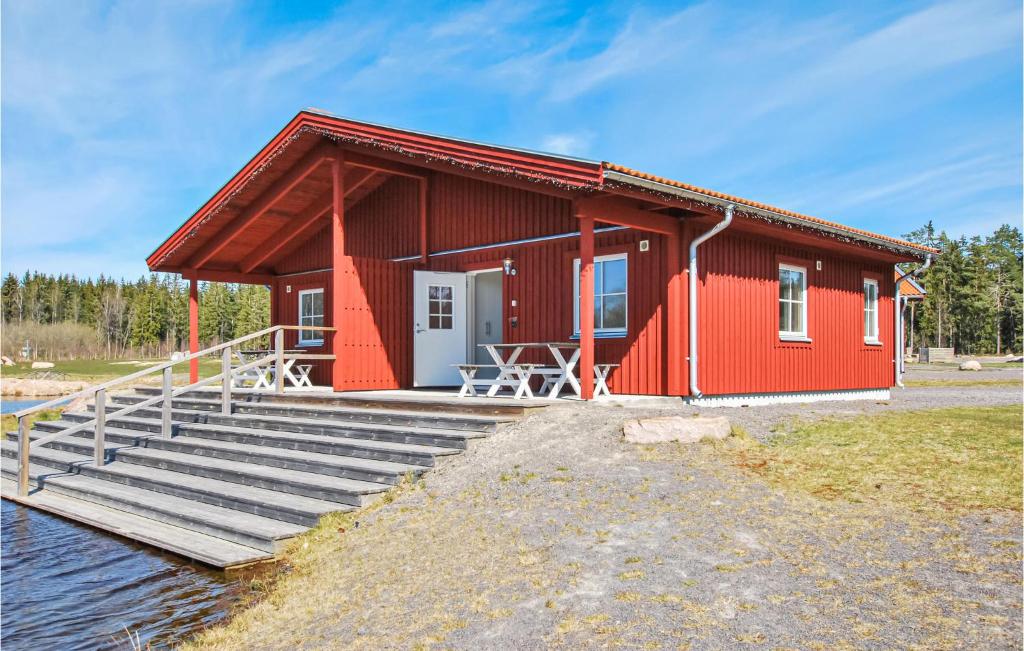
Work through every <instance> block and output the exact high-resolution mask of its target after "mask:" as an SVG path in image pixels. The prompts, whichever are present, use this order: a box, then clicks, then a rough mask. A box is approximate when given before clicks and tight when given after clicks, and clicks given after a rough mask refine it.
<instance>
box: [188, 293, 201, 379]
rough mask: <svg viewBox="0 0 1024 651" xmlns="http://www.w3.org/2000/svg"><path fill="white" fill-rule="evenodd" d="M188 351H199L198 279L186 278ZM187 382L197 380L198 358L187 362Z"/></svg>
mask: <svg viewBox="0 0 1024 651" xmlns="http://www.w3.org/2000/svg"><path fill="white" fill-rule="evenodd" d="M188 352H190V353H197V352H199V279H198V278H196V277H195V276H192V277H191V278H189V279H188ZM188 379H189V383H193V382H198V381H199V359H198V358H195V357H194V358H192V359H190V360H189V362H188Z"/></svg>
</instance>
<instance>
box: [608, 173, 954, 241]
mask: <svg viewBox="0 0 1024 651" xmlns="http://www.w3.org/2000/svg"><path fill="white" fill-rule="evenodd" d="M601 166H602V167H604V169H607V170H612V171H614V172H621V173H622V174H628V175H629V176H635V177H637V178H641V179H645V180H647V181H653V182H655V183H661V184H664V185H670V186H674V187H677V188H681V189H683V190H689V191H691V192H699V193H700V194H705V195H707V196H709V197H714V198H716V199H722V200H724V201H734V202H736V203H740V204H744V205H747V206H750V207H752V208H758V209H760V210H768V211H771V212H774V213H778V214H780V215H787V216H789V217H796V218H797V219H803V220H806V221H809V222H813V223H816V224H821V225H823V226H830V227H832V228H837V229H839V230H844V231H848V232H850V233H854V234H857V235H865V236H867V237H872V238H875V239H879V240H884V241H886V242H892V243H893V244H898V245H900V246H904V247H909V248H912V249H917V250H919V251H924V252H926V253H939V250H938V249H933V248H931V247H928V246H924V245H921V244H915V243H914V242H907V241H906V240H900V239H897V238H895V237H889V236H888V235H881V234H879V233H872V232H871V231H865V230H861V229H859V228H853V227H852V226H846V225H845V224H839V223H836V222H831V221H828V220H825V219H820V218H818V217H811V216H810V215H803V214H801V213H798V212H793V211H792V210H786V209H784V208H776V207H775V206H770V205H768V204H766V203H760V202H758V201H750V200H749V199H744V198H742V197H736V196H733V195H729V194H725V193H724V192H718V191H716V190H709V189H707V188H702V187H700V186H697V185H691V184H689V183H682V182H680V181H674V180H672V179H668V178H665V177H663V176H657V175H655V174H648V173H647V172H641V171H640V170H635V169H632V168H630V167H626V166H625V165H617V164H615V163H609V162H603V163H601Z"/></svg>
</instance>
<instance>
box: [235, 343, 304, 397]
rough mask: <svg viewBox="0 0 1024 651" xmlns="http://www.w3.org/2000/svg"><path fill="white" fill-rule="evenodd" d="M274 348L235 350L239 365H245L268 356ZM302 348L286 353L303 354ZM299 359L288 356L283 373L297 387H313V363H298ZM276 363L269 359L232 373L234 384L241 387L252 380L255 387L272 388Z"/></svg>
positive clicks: (292, 354)
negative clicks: (311, 377) (311, 374)
mask: <svg viewBox="0 0 1024 651" xmlns="http://www.w3.org/2000/svg"><path fill="white" fill-rule="evenodd" d="M273 352H274V351H273V350H239V351H235V353H234V354H235V357H236V358H237V359H238V362H239V364H238V366H244V365H246V364H248V363H250V362H253V361H256V360H257V359H259V358H260V357H266V356H267V355H270V354H273ZM302 353H303V351H301V350H286V351H285V355H288V356H299V355H302ZM297 361H299V360H297V359H295V357H290V358H289V357H286V358H285V360H284V365H283V367H282V373H283V375H284V379H285V381H286V382H291V383H292V386H295V387H312V386H313V381H312V380H311V379H310V377H309V373H310V371H312V370H313V365H312V364H296V362H297ZM276 374H277V370H276V365H275V363H274V360H269V361H268V362H267V363H266V364H261V365H259V366H254V367H251V368H248V369H245V370H244V371H240V372H238V373H232V374H231V382H232V384H236V383H237V386H239V387H241V386H243V385H244V383H246V382H252V387H251V388H253V389H270V388H271V387H273V386H274V382H275V380H276Z"/></svg>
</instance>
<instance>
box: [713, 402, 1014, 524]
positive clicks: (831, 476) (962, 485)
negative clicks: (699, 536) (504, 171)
mask: <svg viewBox="0 0 1024 651" xmlns="http://www.w3.org/2000/svg"><path fill="white" fill-rule="evenodd" d="M1022 429H1024V424H1022V416H1021V408H1020V406H1019V405H1017V406H1011V407H992V408H983V409H980V408H979V409H964V408H958V409H938V410H930V411H921V412H908V413H902V414H886V415H884V416H870V417H863V418H857V419H853V420H826V421H819V422H815V423H809V424H804V425H798V426H797V427H796V428H795V429H794V430H793V431H792V432H790V433H788V434H784V435H780V436H778V437H777V438H776V439H775V440H774V441H773V442H772V443H771V444H769V445H762V444H760V443H757V442H756V441H753V440H752V439H749V438H746V437H742V436H741V437H737V439H738V440H736V441H733V442H731V443H730V444H729V445H730V446H731V448H732V451H733V452H734V453H735V454H736V456H737V459H738V461H737V463H738V464H739V465H740V466H742V467H744V468H747V469H749V470H751V471H753V472H754V473H756V474H758V475H760V476H762V477H764V478H765V479H767V480H768V481H770V482H771V483H773V484H775V485H778V486H780V487H782V488H785V489H792V490H799V491H803V492H807V493H810V494H813V495H816V496H818V497H821V498H824V499H845V500H849V501H852V502H866V503H872V502H874V503H888V504H892V505H895V506H902V507H907V508H910V509H912V510H915V511H920V512H928V513H933V514H941V513H951V514H961V513H964V512H966V511H970V510H975V509H989V508H995V509H1014V510H1019V509H1020V508H1021V472H1022V467H1021V452H1022V448H1021V438H1022ZM727 447H728V446H727Z"/></svg>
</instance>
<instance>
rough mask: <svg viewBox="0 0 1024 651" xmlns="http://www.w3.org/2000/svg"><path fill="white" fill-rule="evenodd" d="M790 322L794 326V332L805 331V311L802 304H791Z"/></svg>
mask: <svg viewBox="0 0 1024 651" xmlns="http://www.w3.org/2000/svg"><path fill="white" fill-rule="evenodd" d="M789 306H790V314H789V320H790V323H792V324H793V330H792V331H793V332H803V331H804V313H803V312H804V310H803V304H801V303H790V304H789Z"/></svg>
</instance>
